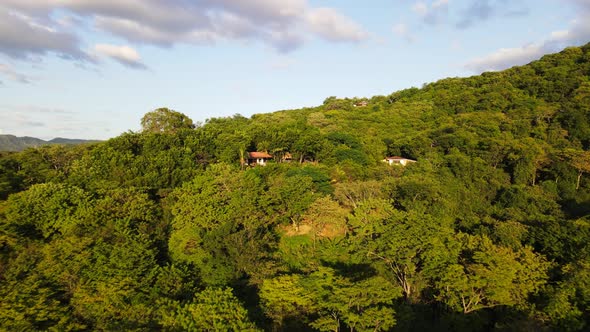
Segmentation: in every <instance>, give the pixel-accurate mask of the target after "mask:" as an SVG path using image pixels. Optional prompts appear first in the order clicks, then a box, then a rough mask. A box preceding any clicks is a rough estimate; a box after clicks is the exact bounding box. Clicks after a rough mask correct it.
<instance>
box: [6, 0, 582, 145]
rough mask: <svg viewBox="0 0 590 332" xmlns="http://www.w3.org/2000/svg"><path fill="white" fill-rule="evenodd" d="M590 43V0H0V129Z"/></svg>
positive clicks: (266, 107)
mask: <svg viewBox="0 0 590 332" xmlns="http://www.w3.org/2000/svg"><path fill="white" fill-rule="evenodd" d="M589 41H590V0H537V1H532V0H389V1H385V0H366V1H358V0H356V1H353V0H338V1H336V0H0V133H3V134H13V135H17V136H34V137H40V138H45V139H48V138H53V137H68V138H88V139H107V138H110V137H114V136H117V135H119V134H120V133H122V132H125V131H128V130H133V131H137V130H139V122H140V119H141V117H142V116H143V114H145V113H146V112H148V111H150V110H153V109H155V108H158V107H169V108H172V109H175V110H177V111H180V112H183V113H185V114H187V115H188V116H189V117H191V118H192V119H193V120H194V121H205V120H206V119H207V118H211V117H222V116H230V115H233V114H236V113H240V114H242V115H245V116H250V115H252V114H255V113H267V112H272V111H276V110H282V109H292V108H300V107H306V106H316V105H319V104H321V103H322V101H323V100H324V99H325V98H326V97H329V96H339V97H370V96H373V95H386V94H390V93H392V92H394V91H396V90H400V89H404V88H409V87H412V86H417V87H420V86H421V85H422V84H424V83H427V82H432V81H435V80H438V79H441V78H444V77H449V76H470V75H475V74H479V73H481V72H482V71H487V70H501V69H505V68H509V67H511V66H513V65H520V64H525V63H528V62H530V61H531V60H534V59H537V58H539V57H540V56H542V55H543V54H546V53H552V52H555V51H559V50H560V49H562V48H564V47H566V46H574V45H582V44H585V43H587V42H589Z"/></svg>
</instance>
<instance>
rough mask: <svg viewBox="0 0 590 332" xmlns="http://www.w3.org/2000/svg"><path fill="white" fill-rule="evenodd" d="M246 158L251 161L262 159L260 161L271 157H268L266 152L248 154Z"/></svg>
mask: <svg viewBox="0 0 590 332" xmlns="http://www.w3.org/2000/svg"><path fill="white" fill-rule="evenodd" d="M248 157H249V158H251V159H258V158H262V159H271V158H272V156H271V155H269V154H268V153H266V152H256V151H255V152H248Z"/></svg>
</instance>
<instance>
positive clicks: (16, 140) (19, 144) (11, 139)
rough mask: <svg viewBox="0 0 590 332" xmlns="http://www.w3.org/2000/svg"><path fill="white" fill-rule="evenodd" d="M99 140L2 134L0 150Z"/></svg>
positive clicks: (17, 149)
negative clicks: (49, 138) (46, 138)
mask: <svg viewBox="0 0 590 332" xmlns="http://www.w3.org/2000/svg"><path fill="white" fill-rule="evenodd" d="M93 142H97V141H90V140H82V139H69V138H61V137H57V138H54V139H52V140H49V141H44V140H42V139H39V138H34V137H27V136H25V137H16V136H14V135H0V151H22V150H24V149H26V148H31V147H38V146H42V145H49V144H83V143H93Z"/></svg>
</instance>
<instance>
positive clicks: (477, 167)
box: [0, 44, 590, 331]
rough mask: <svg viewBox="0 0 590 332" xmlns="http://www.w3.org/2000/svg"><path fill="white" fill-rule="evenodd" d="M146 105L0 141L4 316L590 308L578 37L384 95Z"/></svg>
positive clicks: (587, 65)
mask: <svg viewBox="0 0 590 332" xmlns="http://www.w3.org/2000/svg"><path fill="white" fill-rule="evenodd" d="M141 124H142V127H143V130H142V132H138V133H133V132H127V133H125V134H122V135H121V136H118V137H115V138H113V139H110V140H108V141H106V142H101V143H98V144H93V145H78V146H61V145H54V146H44V147H41V148H38V149H27V150H24V151H22V152H20V153H13V154H5V155H2V156H0V170H1V171H0V199H2V200H3V201H0V202H1V203H0V246H1V247H0V248H1V249H2V250H1V251H0V280H1V282H0V298H2V299H3V301H0V327H2V328H4V329H6V330H48V329H52V330H167V331H168V330H170V331H184V330H199V329H204V330H238V331H244V330H248V331H253V330H267V331H317V330H319V331H329V330H332V331H333V330H350V331H584V330H588V328H589V327H590V324H589V323H590V312H589V311H588V308H589V306H590V263H589V262H590V174H589V173H590V151H589V150H590V44H588V45H585V46H583V47H572V48H567V49H565V50H563V51H562V52H560V53H557V54H552V55H547V56H544V57H543V58H542V59H540V60H538V61H535V62H533V63H531V64H528V65H526V66H521V67H514V68H512V69H509V70H506V71H503V72H494V73H484V74H482V75H480V76H473V77H468V78H447V79H443V80H440V81H438V82H434V83H431V84H427V85H425V86H424V87H422V88H410V89H406V90H402V91H397V92H394V93H392V94H390V95H387V96H374V97H371V98H344V99H339V98H335V97H329V98H327V99H326V100H325V101H324V103H323V104H322V105H319V106H317V107H310V108H304V109H297V110H284V111H279V112H274V113H269V114H257V115H254V116H252V117H251V118H246V117H243V116H240V115H235V116H233V117H229V118H213V119H209V120H208V121H207V122H206V123H204V124H202V125H199V126H195V125H194V123H193V122H192V120H191V119H189V118H188V117H187V116H186V115H184V114H182V113H179V112H176V111H172V110H169V109H165V108H160V109H156V110H155V111H153V112H149V113H147V114H146V115H145V116H144V118H143V119H141ZM248 152H265V153H259V154H256V156H258V157H260V158H262V157H261V156H264V158H267V155H272V160H270V161H268V163H267V165H266V166H256V167H252V166H246V165H245V162H244V161H245V160H246V159H247V157H248ZM286 156H290V157H291V158H289V159H288V160H290V162H286V161H285V159H286V158H285V157H286ZM388 156H401V157H405V158H409V159H413V160H416V162H412V163H409V164H408V165H406V166H401V165H388V164H387V163H384V162H382V160H383V159H384V158H385V157H388ZM256 162H257V161H253V162H252V163H253V164H255V163H256ZM213 313H214V314H213Z"/></svg>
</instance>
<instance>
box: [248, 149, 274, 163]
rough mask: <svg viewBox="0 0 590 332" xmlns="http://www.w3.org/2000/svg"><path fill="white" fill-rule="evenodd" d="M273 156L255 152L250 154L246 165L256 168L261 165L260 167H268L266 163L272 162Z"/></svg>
mask: <svg viewBox="0 0 590 332" xmlns="http://www.w3.org/2000/svg"><path fill="white" fill-rule="evenodd" d="M272 158H273V157H272V156H271V155H270V154H268V153H266V152H258V151H254V152H248V155H247V158H246V165H249V166H256V165H260V166H266V163H267V162H268V161H269V160H272Z"/></svg>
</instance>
